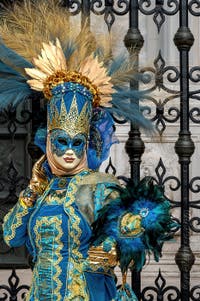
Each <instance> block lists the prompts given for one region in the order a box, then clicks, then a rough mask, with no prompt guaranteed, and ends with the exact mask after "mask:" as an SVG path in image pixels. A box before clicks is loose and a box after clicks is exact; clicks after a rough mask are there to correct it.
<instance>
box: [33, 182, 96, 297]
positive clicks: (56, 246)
mask: <svg viewBox="0 0 200 301" xmlns="http://www.w3.org/2000/svg"><path fill="white" fill-rule="evenodd" d="M66 188H67V186H66V182H65V189H63V188H62V187H58V181H57V179H55V182H54V183H53V184H52V185H51V190H50V191H49V194H47V196H46V198H45V199H44V200H43V202H42V204H41V206H40V207H39V209H38V210H37V212H36V213H35V214H34V215H33V217H32V218H31V220H30V225H29V228H30V230H29V231H31V232H32V239H33V240H34V242H35V247H36V252H37V261H36V264H35V267H34V281H35V285H34V286H35V289H34V294H35V296H34V298H35V299H38V300H41V301H43V300H44V301H48V300H51V296H52V294H53V295H54V296H56V300H64V298H67V297H68V294H69V293H71V289H70V288H69V287H70V286H71V284H70V277H73V274H76V273H77V275H76V276H77V277H80V278H81V277H82V276H83V275H82V273H81V271H76V264H78V263H79V262H81V261H82V262H83V261H84V259H85V258H86V257H87V251H88V245H89V239H90V236H91V229H90V226H89V225H88V223H87V221H86V220H85V218H84V217H83V216H82V214H81V212H80V210H79V208H78V206H77V204H76V203H75V202H73V203H71V204H69V206H68V213H67V212H66V211H65V210H64V206H63V205H64V202H66V197H65V195H66ZM65 206H66V204H65ZM70 212H71V214H70ZM79 280H80V279H79ZM77 284H78V283H77ZM77 287H79V286H78V285H77ZM83 288H84V287H83ZM82 295H83V296H82V298H84V292H83V293H82ZM66 300H67V299H66ZM80 300H82V299H81V297H80ZM83 300H84V299H83Z"/></svg>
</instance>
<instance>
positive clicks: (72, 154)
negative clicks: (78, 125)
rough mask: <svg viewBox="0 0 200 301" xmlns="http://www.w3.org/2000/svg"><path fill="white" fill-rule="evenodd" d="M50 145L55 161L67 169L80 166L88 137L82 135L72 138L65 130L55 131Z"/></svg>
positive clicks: (51, 136)
mask: <svg viewBox="0 0 200 301" xmlns="http://www.w3.org/2000/svg"><path fill="white" fill-rule="evenodd" d="M50 143H51V151H52V154H53V157H54V159H55V161H57V162H58V163H59V164H60V165H62V166H63V167H64V168H66V169H73V168H75V167H76V166H78V165H79V163H80V162H81V160H82V158H83V156H84V153H85V150H86V137H85V135H84V134H81V133H79V134H76V135H75V136H74V137H71V136H70V135H69V134H68V133H66V132H65V131H64V130H53V131H52V132H51V133H50Z"/></svg>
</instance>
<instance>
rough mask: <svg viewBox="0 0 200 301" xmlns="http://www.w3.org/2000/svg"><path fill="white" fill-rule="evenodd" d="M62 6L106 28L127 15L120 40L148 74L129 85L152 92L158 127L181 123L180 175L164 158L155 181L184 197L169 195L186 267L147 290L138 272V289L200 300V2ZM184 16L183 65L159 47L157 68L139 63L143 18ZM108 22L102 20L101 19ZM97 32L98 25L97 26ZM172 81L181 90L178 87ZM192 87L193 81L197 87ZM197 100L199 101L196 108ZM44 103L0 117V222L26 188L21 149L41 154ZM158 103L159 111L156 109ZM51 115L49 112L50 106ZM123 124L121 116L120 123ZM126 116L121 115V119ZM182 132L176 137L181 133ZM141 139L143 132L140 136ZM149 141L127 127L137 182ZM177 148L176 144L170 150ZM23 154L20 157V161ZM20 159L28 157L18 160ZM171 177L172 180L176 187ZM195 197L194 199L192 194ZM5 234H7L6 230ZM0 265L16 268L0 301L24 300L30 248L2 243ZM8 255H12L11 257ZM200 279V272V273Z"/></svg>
mask: <svg viewBox="0 0 200 301" xmlns="http://www.w3.org/2000/svg"><path fill="white" fill-rule="evenodd" d="M13 2H14V0H10V1H1V2H0V8H1V9H4V8H5V6H7V5H8V4H9V5H12V3H13ZM60 4H61V5H62V6H63V7H64V8H66V10H67V11H70V13H71V15H73V16H80V18H81V21H82V22H85V20H87V22H88V24H89V25H90V24H91V18H92V17H93V16H101V17H102V18H103V19H104V22H105V24H106V25H107V29H108V31H112V27H113V26H114V25H115V24H117V22H119V23H120V18H122V17H123V16H126V18H127V20H129V25H128V28H127V32H126V35H125V36H124V37H119V39H121V40H124V45H125V47H126V48H127V50H128V52H129V53H130V56H131V51H132V49H134V51H135V60H136V65H137V66H138V70H139V71H140V72H141V74H142V75H143V76H142V78H141V85H140V86H139V83H138V82H131V83H130V85H131V86H132V87H134V88H135V89H139V88H141V87H142V89H143V90H146V92H147V94H148V95H149V96H148V101H149V103H150V104H151V106H150V107H151V110H149V111H148V112H147V113H146V114H147V115H149V118H151V119H152V121H153V122H154V123H155V128H156V130H157V132H158V134H159V136H160V137H162V136H163V135H164V134H165V131H166V130H167V128H168V127H169V125H173V124H176V125H177V127H178V134H177V137H176V142H175V145H174V152H175V153H176V154H177V161H178V163H179V166H180V178H179V177H176V176H174V175H168V173H167V168H166V165H165V162H164V161H163V159H162V158H158V163H157V166H155V181H156V182H157V183H158V184H159V185H166V186H167V185H168V186H169V189H170V190H171V191H173V192H178V191H179V192H180V199H177V200H176V201H174V200H173V201H172V200H171V204H172V207H174V208H175V207H176V208H178V210H179V211H180V222H181V231H180V247H179V249H178V251H177V253H176V256H175V262H176V264H177V265H178V267H179V270H180V287H176V286H174V285H168V281H167V279H165V278H164V276H163V274H162V271H159V273H158V275H157V276H155V280H154V284H153V280H152V285H151V286H146V287H144V288H141V274H140V273H136V272H135V271H132V286H133V288H134V290H135V292H136V294H137V296H138V298H139V299H140V300H160V301H161V300H174V301H175V300H176V301H177V300H183V301H188V300H193V301H197V300H200V297H199V296H200V285H194V286H193V285H192V283H190V282H191V281H190V274H191V268H192V266H193V265H194V262H195V256H194V254H193V252H192V250H191V243H190V232H195V233H199V232H200V229H199V224H200V217H199V216H192V217H191V216H190V210H191V209H195V210H196V211H195V213H196V214H199V209H200V199H198V198H199V193H200V185H199V184H198V183H199V181H200V176H199V175H197V176H195V177H193V178H191V177H190V164H191V158H192V155H193V153H194V151H195V144H194V142H193V140H192V135H191V129H192V125H193V124H196V125H198V124H199V123H200V118H199V117H200V109H199V100H200V96H199V93H200V90H199V89H198V88H192V87H197V86H195V83H196V84H198V83H199V82H200V73H199V72H200V67H199V66H193V67H190V64H189V60H190V54H191V48H192V46H193V44H194V41H195V37H194V36H193V34H192V32H191V31H190V28H189V21H188V20H189V18H195V17H199V16H200V1H198V0H179V1H178V0H166V1H165V0H82V1H81V0H63V1H60ZM174 16H175V17H176V18H177V19H178V24H177V29H176V33H175V35H174V37H172V39H171V40H170V41H169V47H172V46H173V45H174V44H175V46H176V47H177V53H178V55H179V64H178V67H177V66H173V65H167V61H166V59H165V57H164V56H163V53H162V51H161V49H160V50H159V51H158V55H157V57H156V58H154V59H152V61H153V65H151V66H148V67H141V61H142V58H141V55H140V54H141V51H142V49H143V47H144V43H145V37H144V35H143V34H142V33H141V20H144V18H146V19H147V18H151V19H152V20H153V26H155V27H156V28H157V34H158V36H160V35H162V30H163V28H164V27H165V25H166V23H167V22H166V20H167V18H172V17H174ZM102 22H103V21H102ZM91 29H92V25H91ZM174 84H175V87H176V88H174ZM193 84H194V85H193ZM157 90H158V91H161V92H163V96H162V97H161V98H159V97H157V96H156V95H155V92H156V91H157ZM196 104H197V105H196ZM36 106H42V104H41V103H40V104H39V103H38V104H36V103H35V102H33V106H32V110H30V108H28V109H27V108H18V109H17V111H15V110H12V109H10V110H6V111H4V112H3V113H2V114H1V116H0V125H1V132H0V138H1V149H0V152H1V157H0V164H1V169H2V173H1V176H0V194H1V195H0V212H1V215H0V223H2V218H3V215H4V214H5V213H6V212H7V211H8V209H9V207H11V206H12V205H13V204H14V203H16V201H17V195H18V193H19V191H20V190H21V189H22V188H23V187H24V186H25V185H26V181H27V177H28V176H29V174H30V166H29V165H30V162H29V161H30V160H29V159H28V158H27V155H26V154H25V152H24V151H22V153H23V155H22V154H21V156H20V158H19V156H18V155H17V153H19V151H20V150H21V149H23V150H24V149H25V146H26V144H27V142H29V144H28V151H29V154H31V156H32V160H34V159H36V158H37V157H39V155H40V154H39V151H38V150H37V149H36V148H35V147H34V145H33V143H32V142H31V141H32V140H31V137H33V135H34V131H35V129H36V128H37V127H38V125H39V124H40V123H41V120H43V116H42V118H41V120H39V119H37V118H36V114H34V112H36V110H37V108H36ZM153 107H154V108H155V109H154V110H153V109H152V108H153ZM44 112H45V109H44ZM116 121H117V120H116ZM123 122H125V121H120V120H118V123H123ZM30 125H32V127H31V126H30ZM175 135H176V134H175ZM142 137H143V136H142ZM144 140H145V138H144V139H142V138H141V133H140V129H139V128H138V127H137V126H136V125H134V124H132V125H131V128H130V131H129V138H128V140H127V141H126V145H125V149H126V152H127V154H128V156H129V162H130V176H131V177H132V178H133V179H134V180H135V181H138V180H139V179H140V172H141V162H142V155H143V154H144V153H145V143H144ZM171 151H172V152H173V149H172V150H171ZM19 159H20V160H19ZM19 162H23V164H22V165H20V163H19ZM110 169H111V172H113V173H115V172H116V168H115V166H113V164H112V161H111V160H110V161H109V164H108V167H107V169H106V170H107V171H110ZM172 181H173V183H174V184H173V185H172V184H171V183H172ZM191 194H193V198H192V199H191ZM0 234H1V232H0ZM0 246H1V248H0V258H1V259H0V267H1V268H12V269H13V270H12V273H11V276H10V277H9V279H8V284H0V300H2V301H3V300H21V299H23V297H24V290H25V291H26V290H27V289H28V287H27V286H25V285H21V286H19V277H18V276H17V273H16V268H18V267H28V263H27V260H25V251H24V250H23V249H20V250H17V251H16V250H12V249H11V250H10V249H8V248H7V247H6V246H5V245H4V244H3V242H2V240H1V241H0ZM16 252H18V253H17V254H20V260H18V262H17V260H16V256H15V255H16ZM8 255H9V256H8ZM199 278H200V275H199Z"/></svg>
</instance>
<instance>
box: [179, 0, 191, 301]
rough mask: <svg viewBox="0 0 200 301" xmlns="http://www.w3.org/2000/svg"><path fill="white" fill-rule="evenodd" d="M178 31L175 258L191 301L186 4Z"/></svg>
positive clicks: (186, 296) (184, 291)
mask: <svg viewBox="0 0 200 301" xmlns="http://www.w3.org/2000/svg"><path fill="white" fill-rule="evenodd" d="M179 9H180V11H179V13H180V17H179V22H180V27H179V29H178V31H177V33H176V34H175V37H174V43H175V44H176V46H177V48H178V50H179V52H180V75H181V76H180V91H181V95H180V131H179V138H178V140H177V141H176V144H175V151H176V153H177V155H178V157H179V163H180V168H181V246H180V248H179V250H178V252H177V254H176V263H177V265H178V266H179V269H180V272H181V279H180V280H181V300H182V301H189V300H190V270H191V267H192V265H193V264H194V255H193V253H192V251H191V249H190V239H189V165H190V162H191V161H190V158H191V156H192V154H193V152H194V149H195V146H194V143H193V141H192V139H191V133H190V130H189V76H188V73H189V72H188V66H189V51H190V48H191V46H192V45H193V42H194V37H193V35H192V33H191V32H190V29H189V27H188V1H187V0H182V1H180V8H179Z"/></svg>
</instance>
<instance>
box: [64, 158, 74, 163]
mask: <svg viewBox="0 0 200 301" xmlns="http://www.w3.org/2000/svg"><path fill="white" fill-rule="evenodd" d="M63 159H64V160H65V162H67V163H72V162H73V161H74V160H75V159H74V158H70V157H66V158H63Z"/></svg>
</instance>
